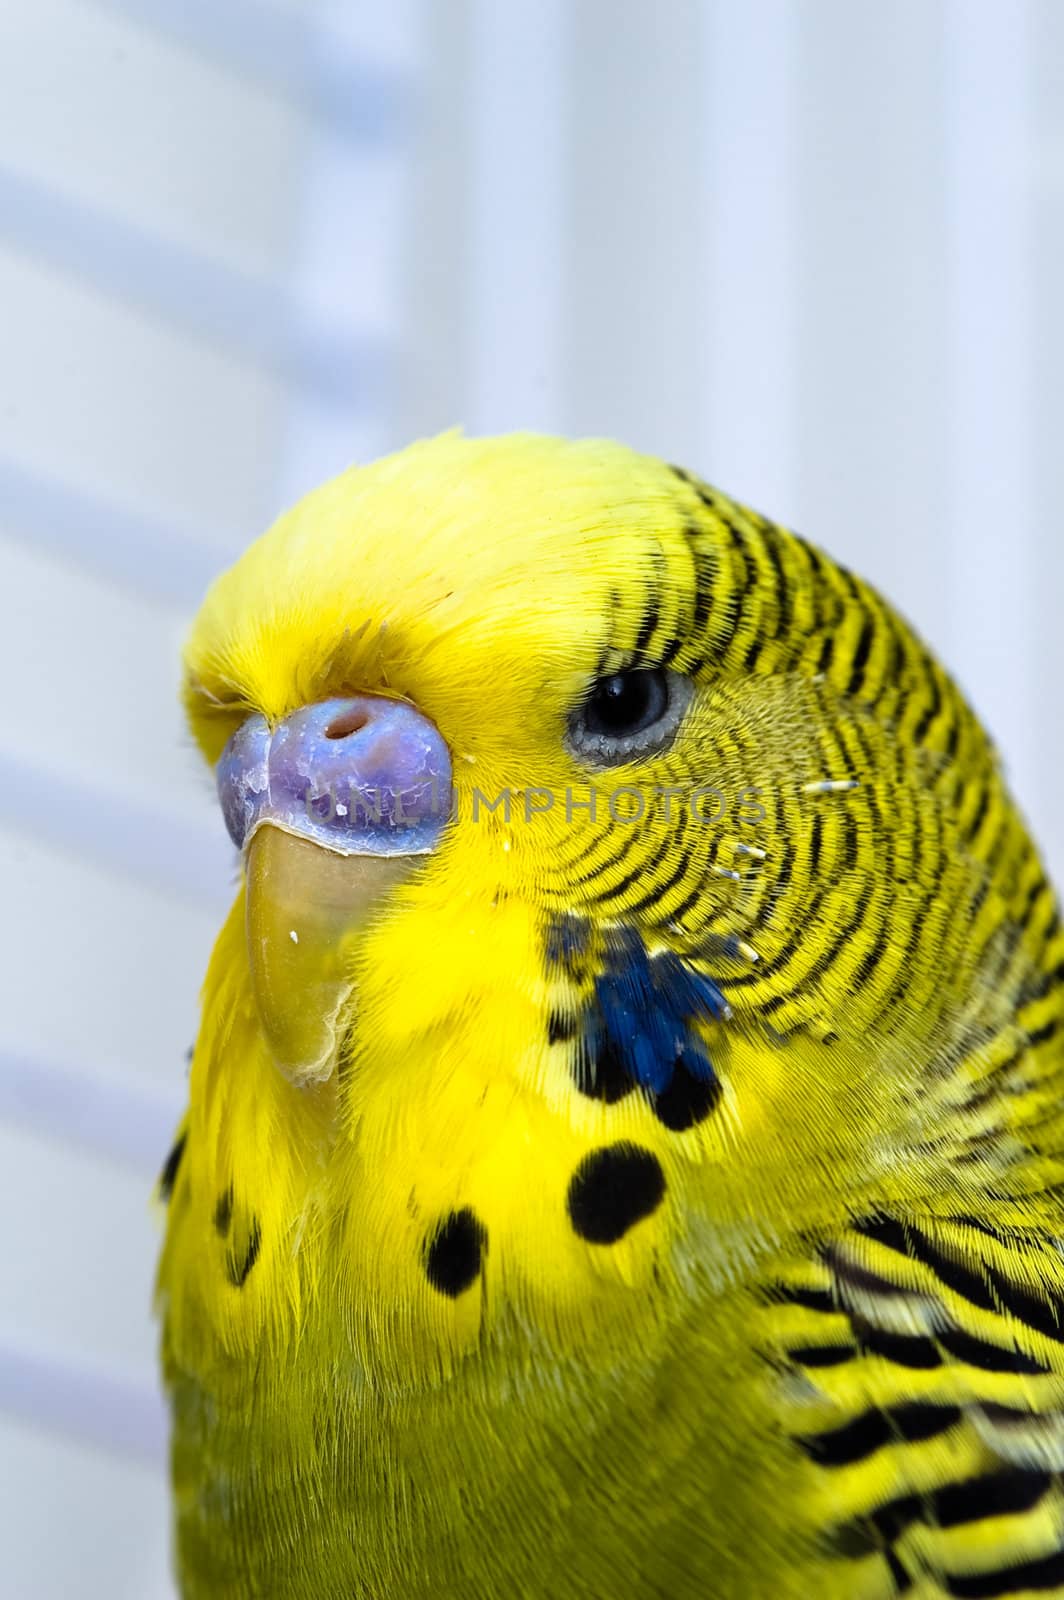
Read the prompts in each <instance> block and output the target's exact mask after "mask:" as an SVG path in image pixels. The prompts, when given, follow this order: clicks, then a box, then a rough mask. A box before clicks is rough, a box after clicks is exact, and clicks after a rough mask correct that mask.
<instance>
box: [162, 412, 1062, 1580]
mask: <svg viewBox="0 0 1064 1600" xmlns="http://www.w3.org/2000/svg"><path fill="white" fill-rule="evenodd" d="M186 700H187V707H188V714H189V717H190V720H191V726H192V729H193V731H194V733H195V736H196V739H197V740H198V742H199V745H200V746H201V748H202V751H203V753H204V755H205V757H206V759H207V761H208V762H209V763H211V765H212V766H213V767H214V768H215V769H216V773H217V782H218V792H219V797H220V800H221V806H222V811H223V813H224V816H225V820H226V823H227V825H228V828H229V832H230V834H231V836H232V838H233V841H234V843H235V845H236V846H237V848H238V849H239V851H240V853H241V859H242V869H243V870H242V878H241V887H240V890H239V893H238V895H237V898H236V903H235V905H234V906H233V909H232V912H231V914H230V916H229V918H228V920H227V922H226V924H225V926H224V927H223V929H222V931H221V934H220V936H219V938H218V942H217V945H216V947H215V950H214V954H213V957H212V959H211V963H210V968H209V971H208V973H207V977H206V983H205V987H204V992H203V1010H202V1023H201V1026H200V1030H199V1036H198V1038H197V1040H196V1046H195V1052H194V1057H193V1062H192V1072H191V1084H190V1098H189V1108H188V1113H187V1116H186V1118H185V1121H184V1123H183V1125H182V1127H181V1129H180V1132H179V1136H178V1139H177V1142H176V1144H175V1146H174V1149H173V1151H172V1152H171V1155H170V1157H169V1159H168V1161H167V1163H166V1167H165V1171H164V1174H163V1180H162V1189H163V1192H164V1194H165V1195H166V1197H167V1199H168V1204H169V1216H168V1230H167V1238H166V1244H165V1249H164V1253H163V1259H162V1265H161V1269H160V1280H159V1300H160V1309H161V1316H162V1324H163V1361H164V1368H165V1377H166V1383H167V1387H168V1391H169V1396H170V1403H171V1408H172V1416H173V1483H174V1499H175V1521H176V1544H177V1567H178V1572H179V1578H180V1586H181V1593H182V1595H183V1596H185V1597H186V1600H250V1597H253V1596H255V1597H258V1596H265V1597H269V1600H440V1597H443V1600H510V1597H514V1600H614V1597H620V1600H651V1597H654V1600H696V1597H697V1600H809V1597H819V1600H842V1597H846V1600H886V1597H889V1596H894V1595H902V1594H906V1595H910V1596H913V1597H916V1600H932V1597H935V1600H937V1597H944V1596H960V1597H965V1596H967V1597H972V1600H976V1597H987V1596H1016V1597H1018V1596H1024V1597H1032V1596H1046V1595H1058V1596H1064V931H1062V927H1061V922H1060V919H1059V916H1058V911H1057V906H1056V903H1055V900H1054V895H1053V891H1052V889H1051V887H1050V885H1049V883H1048V882H1047V880H1046V877H1045V874H1044V871H1043V868H1042V865H1041V863H1040V861H1039V857H1038V854H1037V851H1036V849H1035V846H1034V845H1033V843H1032V841H1031V839H1030V836H1029V835H1028V833H1027V830H1026V828H1025V826H1024V823H1023V820H1022V818H1021V816H1020V814H1019V812H1018V811H1017V809H1016V807H1015V805H1014V803H1013V801H1012V799H1011V798H1010V796H1009V793H1008V791H1007V789H1006V786H1005V783H1004V780H1003V778H1002V773H1001V768H1000V766H999V763H998V759H997V756H996V754H995V751H994V748H993V746H992V745H991V744H990V742H989V740H988V738H987V736H986V734H985V733H984V731H983V729H982V727H981V726H980V724H979V722H978V721H977V720H976V718H975V716H974V715H973V713H972V712H971V710H970V709H969V708H968V706H967V705H966V704H965V701H964V699H963V698H962V696H961V694H960V693H959V691H958V689H957V687H956V686H955V684H954V683H953V682H952V681H951V679H950V678H949V677H948V676H947V674H946V673H945V672H944V671H943V669H942V668H941V667H940V666H939V665H938V663H937V662H936V660H935V659H934V657H933V656H932V655H931V654H930V653H929V651H928V650H927V649H926V647H925V646H924V645H923V644H922V643H921V642H920V640H919V639H917V637H916V636H915V635H914V633H913V632H912V630H911V629H910V628H909V627H908V626H907V625H906V623H905V622H904V621H902V619H901V618H900V617H899V616H898V614H897V613H896V612H895V611H894V610H893V609H892V608H891V607H890V605H888V604H887V602H886V601H885V600H883V599H882V598H881V597H880V596H879V595H878V594H877V593H876V592H875V590H873V589H872V588H870V587H869V586H868V585H867V584H866V583H864V582H862V580H861V579H860V578H858V577H855V576H854V575H853V574H852V573H850V572H848V571H847V570H846V569H845V568H844V567H841V566H839V565H837V564H836V563H835V562H834V561H832V560H830V559H829V558H828V557H827V556H826V555H825V554H823V552H821V551H819V550H818V549H817V548H816V547H815V546H814V545H811V544H808V543H806V542H805V541H804V540H802V539H799V538H796V537H794V536H793V535H792V534H790V533H788V532H786V531H784V530H783V529H782V528H780V527H777V526H776V525H774V524H773V523H771V522H769V521H767V520H766V519H765V518H764V517H762V516H760V515H758V514H757V513H755V512H753V511H750V510H748V509H747V508H745V507H743V506H740V505H737V504H735V503H734V502H732V501H731V500H729V499H727V498H726V497H725V496H724V495H723V494H720V493H718V492H717V491H716V490H714V489H711V488H709V487H707V485H705V484H704V483H702V482H700V481H699V480H698V479H697V478H696V477H694V476H692V475H691V474H690V473H689V472H686V471H683V470H680V469H679V468H676V467H670V466H666V465H664V464H663V463H661V462H659V461H656V460H652V459H649V458H647V457H644V456H641V455H637V454H635V453H634V452H631V451H629V450H627V449H624V448H622V447H620V446H618V445H614V444H610V443H606V442H602V441H585V442H580V443H571V442H564V441H561V440H555V439H548V438H540V437H533V436H528V435H515V436H512V437H506V438H499V439H487V440H474V439H466V438H463V437H461V436H459V435H455V434H448V435H445V436H444V437H441V438H438V439H435V440H432V441H429V442H426V443H421V444H416V445H414V446H412V447H411V448H409V449H407V450H404V451H402V452H400V453H399V454H397V455H395V456H392V457H390V458H388V459H386V460H383V461H380V462H377V463H376V464H374V465H372V466H368V467H364V468H359V469H356V470H352V471H350V472H348V473H345V474H344V475H343V476H341V477H339V478H337V479H336V480H335V481H334V482H331V483H329V484H326V485H325V486H324V487H323V488H321V489H319V490H318V491H317V492H315V493H314V494H311V495H310V496H309V497H308V498H307V499H306V500H304V501H303V502H302V504H300V505H299V506H297V507H296V508H295V510H293V511H292V512H290V513H289V514H288V515H286V516H284V517H283V518H282V519H281V520H280V521H279V522H278V523H277V524H276V526H275V527H273V528H272V529H271V530H270V531H269V532H268V533H267V534H266V535H265V536H264V537H263V538H262V539H261V540H259V542H258V543H256V544H255V545H253V546H252V547H251V549H249V550H248V552H247V553H246V554H245V555H244V556H243V557H242V558H241V559H240V560H239V561H238V562H237V563H236V565H235V566H234V567H233V568H232V570H231V571H229V572H228V573H226V574H225V575H224V576H223V577H221V578H220V579H219V580H218V581H217V582H216V583H215V585H214V587H213V588H212V589H211V591H210V593H209V595H208V597H207V600H206V603H205V605H204V607H203V609H202V611H201V613H200V615H199V617H198V619H197V621H196V623H195V626H194V628H193V630H192V635H191V638H190V640H189V643H188V648H187V653H186Z"/></svg>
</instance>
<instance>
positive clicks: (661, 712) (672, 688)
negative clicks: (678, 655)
mask: <svg viewBox="0 0 1064 1600" xmlns="http://www.w3.org/2000/svg"><path fill="white" fill-rule="evenodd" d="M690 698H691V683H690V679H688V678H685V677H683V676H682V675H681V674H680V673H677V672H666V671H665V669H664V668H663V667H648V668H642V669H635V670H633V671H631V672H612V673H610V675H609V676H608V677H605V678H598V679H596V681H595V682H594V683H593V684H592V685H591V688H590V690H589V692H588V694H587V695H586V696H585V698H584V699H583V700H582V701H581V703H580V705H579V706H578V707H577V708H576V710H575V711H574V713H573V715H572V716H571V717H570V719H569V740H568V742H569V747H570V749H571V750H572V751H573V752H574V754H576V755H578V756H581V757H582V758H583V759H585V760H591V761H593V762H594V763H595V764H596V765H600V766H611V765H613V764H615V763H619V762H622V761H630V760H632V759H634V758H635V757H636V756H641V755H649V754H652V753H653V752H654V751H656V750H660V749H662V747H663V746H664V745H666V744H667V743H668V742H669V740H670V739H671V738H672V736H673V734H674V733H675V732H676V729H677V728H678V726H679V724H680V719H681V717H682V716H683V713H684V710H685V709H686V707H687V704H688V701H689V700H690Z"/></svg>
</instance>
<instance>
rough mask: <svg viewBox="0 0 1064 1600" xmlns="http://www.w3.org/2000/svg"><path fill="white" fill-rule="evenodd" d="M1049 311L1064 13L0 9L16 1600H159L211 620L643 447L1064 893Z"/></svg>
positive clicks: (362, 6)
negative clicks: (195, 667)
mask: <svg viewBox="0 0 1064 1600" xmlns="http://www.w3.org/2000/svg"><path fill="white" fill-rule="evenodd" d="M1062 285H1064V5H1061V4H1059V3H1058V0H892V3H891V4H889V5H884V4H883V3H882V0H536V3H535V4H532V3H530V0H528V3H522V0H506V3H501V0H420V3H419V0H378V3H374V4H370V3H368V0H367V3H363V0H347V3H344V0H287V3H286V0H0V591H2V595H3V600H2V612H0V615H2V626H0V662H2V672H3V676H2V682H3V684H4V693H3V697H2V707H3V711H2V717H0V904H2V906H3V917H2V921H0V973H2V983H0V990H2V1006H0V1229H2V1243H0V1260H2V1263H3V1285H4V1288H3V1295H2V1297H0V1550H2V1551H3V1558H2V1562H0V1567H2V1571H3V1577H2V1578H0V1587H2V1589H3V1592H4V1593H5V1594H10V1595H12V1596H16V1595H17V1596H19V1597H20V1600H22V1597H33V1600H53V1597H63V1600H67V1597H71V1596H87V1597H107V1600H123V1597H131V1600H155V1597H168V1596H171V1595H172V1588H171V1584H170V1579H169V1576H168V1554H167V1542H168V1533H167V1506H166V1492H165V1476H164V1471H165V1469H164V1430H163V1421H162V1411H161V1406H160V1403H159V1399H158V1395H157V1387H156V1380H155V1330H154V1327H153V1324H152V1322H151V1320H150V1315H149V1302H150V1293H151V1278H152V1271H153V1265H154V1256H155V1252H156V1249H157V1230H158V1219H157V1218H156V1217H154V1216H153V1214H152V1211H151V1209H150V1207H149V1203H148V1193H149V1189H150V1185H151V1182H152V1180H153V1179H154V1177H155V1175H156V1173H157V1171H158V1169H159V1166H160V1164H161V1162H162V1159H163V1157H164V1156H165V1154H166V1150H167V1148H168V1145H169V1140H170V1135H171V1131H172V1127H173V1124H174V1123H175V1121H176V1119H177V1116H178V1114H179V1110H180V1107H181V1104H182V1100H183V1095H184V1075H185V1053H186V1050H187V1047H188V1046H189V1044H190V1043H191V1040H192V1037H193V1033H194V1029H195V1018H196V995H197V988H198V984H199V981H200V976H201V974H202V971H203V968H204V965H205V962H206V958H207V953H208V949H209V946H210V943H211V940H212V936H213V932H214V930H215V928H216V926H217V923H218V920H219V918H220V916H221V914H222V912H223V909H224V908H225V906H226V903H227V901H228V899H229V896H230V895H231V893H232V884H233V869H232V861H231V855H230V851H229V848H228V846H227V843H226V841H225V836H224V830H223V828H222V826H221V822H220V819H219V818H218V817H217V816H216V815H215V810H214V804H213V795H212V788H211V783H210V780H209V778H208V776H207V775H206V774H205V773H203V772H201V771H200V770H199V768H198V766H197V764H196V761H195V760H194V758H193V756H192V752H191V750H190V748H189V745H188V742H187V740H186V738H185V735H184V733H183V730H182V727H181V722H180V718H179V715H178V710H177V702H176V690H177V682H178V666H177V663H178V651H179V647H180V641H181V637H182V633H183V630H184V628H185V626H186V624H187V621H188V619H189V617H190V615H191V613H192V611H193V609H194V608H195V606H196V603H197V601H198V599H199V597H200V595H201V594H202V592H203V589H204V587H205V585H206V583H207V582H208V580H209V578H210V577H211V575H212V574H213V573H214V572H216V571H217V570H219V569H220V568H221V567H222V566H223V565H224V564H225V563H226V562H228V561H229V560H230V558H231V557H232V556H233V555H234V554H235V553H236V552H237V551H239V550H240V549H241V548H242V546H243V545H244V544H245V543H246V542H247V541H248V540H250V539H251V538H252V537H253V536H254V535H255V534H256V533H257V532H259V531H260V530H261V529H262V528H264V527H265V526H266V525H267V523H268V522H270V521H271V520H272V518H273V517H274V516H275V515H276V513H277V512H278V511H279V510H281V509H282V508H283V507H284V506H286V505H288V504H289V503H291V501H292V500H293V499H294V498H296V497H297V496H298V495H299V494H301V493H302V492H303V491H304V490H306V489H308V488H310V487H311V486H312V485H313V484H314V483H315V482H316V481H318V480H319V479H321V478H322V477H324V476H326V475H328V474H331V473H333V472H336V471H338V470H339V469H341V468H342V467H344V466H346V465H347V464H349V463H350V462H351V461H354V460H364V459H368V458H370V457H372V456H374V455H376V454H379V453H380V452H381V451H384V450H388V449H392V448H394V447H396V446H398V445H401V444H402V443H404V442H405V441H407V440H408V439H410V438H411V437H413V436H415V435H417V434H421V433H424V432H427V431H432V430H436V429H439V428H442V427H445V426H449V425H451V424H453V423H456V422H462V423H464V425H465V426H466V428H467V429H468V430H469V431H471V432H491V431H498V430H503V429H508V428H514V427H523V426H528V427H535V428H544V429H550V430H556V431H564V432H571V433H605V434H615V435H619V436H620V437H622V438H625V439H627V440H628V441H630V442H631V443H633V444H635V445H638V446H641V447H644V448H646V449H649V450H652V451H658V452H661V453H663V454H665V455H667V456H668V457H669V458H670V459H672V460H676V461H681V462H684V463H686V464H687V465H689V466H691V467H692V468H695V469H697V470H698V471H699V472H701V473H702V474H703V475H704V476H706V477H708V478H709V479H711V480H712V481H715V482H717V483H719V484H720V485H721V486H722V487H725V488H727V489H728V490H729V491H731V492H732V493H735V494H737V495H739V496H741V497H745V498H746V499H748V500H749V501H751V502H753V503H754V504H755V505H757V506H758V507H759V508H760V509H762V510H764V511H766V512H769V513H771V514H772V515H774V516H776V517H777V518H779V519H781V520H783V521H785V522H788V523H790V524H791V525H792V526H794V527H796V528H797V529H799V530H800V531H803V532H806V533H808V534H809V535H810V536H812V537H814V538H815V539H816V540H817V541H818V542H820V543H822V544H824V545H825V546H826V547H827V548H828V549H829V550H831V551H832V552H833V553H834V554H835V555H837V556H839V557H841V558H842V559H843V560H845V561H846V562H847V563H849V564H851V565H853V566H854V567H856V568H857V569H858V570H860V571H861V572H862V573H864V574H865V575H866V576H868V577H871V578H872V579H874V580H875V581H876V582H878V583H879V584H880V586H881V587H882V588H883V589H884V590H885V591H886V592H887V593H888V594H889V595H890V596H891V597H892V598H893V599H894V600H895V601H896V602H898V603H899V604H900V605H901V607H902V608H903V610H905V611H906V612H907V613H908V614H909V616H910V617H911V618H912V619H913V620H914V621H915V622H916V623H917V625H918V626H919V627H920V629H921V630H922V631H923V632H924V633H925V634H926V635H927V636H928V637H929V638H930V639H931V640H932V641H934V643H935V644H936V646H937V647H938V649H939V650H940V652H941V654H942V655H943V656H944V657H945V658H946V660H947V661H948V663H949V664H950V665H951V666H952V667H953V668H954V670H955V671H956V672H957V673H958V675H959V676H960V678H961V680H962V682H963V684H964V685H965V687H966V688H967V690H968V691H969V693H970V694H971V696H972V697H973V699H974V700H975V702H976V704H977V705H978V706H979V708H980V709H981V711H982V712H983V714H984V715H985V717H986V718H987V720H988V721H989V723H990V725H991V727H992V729H993V730H994V732H995V734H996V736H997V739H998V741H999V743H1000V745H1001V747H1002V748H1003V750H1004V752H1005V755H1006V758H1007V762H1008V765H1009V768H1010V770H1011V773H1012V778H1013V783H1014V786H1015V788H1016V790H1017V792H1018V794H1019V796H1020V798H1021V800H1022V802H1023V804H1024V806H1025V807H1026V809H1027V811H1028V813H1029V815H1030V816H1031V818H1032V820H1033V822H1034V824H1035V827H1036V829H1037V831H1038V833H1039V836H1040V838H1041V840H1042V842H1043V845H1044V846H1045V848H1046V850H1047V853H1048V855H1049V857H1050V860H1051V863H1052V864H1053V866H1054V868H1055V871H1056V873H1057V875H1058V878H1059V877H1061V876H1064V801H1062V796H1064V713H1062V711H1061V694H1062V688H1061V686H1062V685H1064V439H1062V434H1064V293H1062V288H1061V286H1062Z"/></svg>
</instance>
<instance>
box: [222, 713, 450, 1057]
mask: <svg viewBox="0 0 1064 1600" xmlns="http://www.w3.org/2000/svg"><path fill="white" fill-rule="evenodd" d="M450 785H451V765H450V753H449V752H448V750H447V746H446V744H445V743H444V741H443V739H442V737H441V735H440V733H439V731H438V730H437V729H436V728H435V726H434V725H433V724H432V723H431V722H429V721H428V719H427V718H426V717H423V716H422V715H421V713H420V712H418V711H417V709H416V708H415V707H414V706H411V705H409V704H408V703H407V702H406V701H400V700H389V699H385V698H383V697H381V696H373V695H365V696H361V697H359V698H357V699H349V700H329V701H323V702H321V703H319V704H317V705H312V706H305V707H303V708H302V709H301V710H299V711H297V712H294V713H293V714H292V716H290V717H289V718H287V719H286V720H285V721H284V722H281V723H279V724H278V725H277V726H276V727H275V728H273V729H272V730H271V729H270V727H269V725H268V724H267V723H266V721H265V719H264V718H262V717H251V718H249V719H248V721H247V722H245V723H244V724H243V726H242V727H241V728H240V729H239V730H238V732H237V733H236V734H234V736H233V738H232V739H231V740H230V741H229V744H228V745H227V746H226V748H225V751H224V752H223V754H222V758H221V760H220V762H219V764H218V791H219V797H220V799H221V802H222V810H223V812H224V814H225V818H226V823H227V825H228V827H229V832H230V835H231V836H232V838H233V839H234V841H235V842H236V843H237V844H238V845H239V846H240V847H241V849H242V851H243V854H244V863H245V875H246V902H245V904H246V919H247V921H246V928H247V944H248V960H249V965H250V970H251V984H252V990H253V993H254V996H255V1003H256V1006H257V1008H258V1013H259V1020H260V1023H261V1026H262V1031H263V1034H264V1036H265V1038H266V1041H267V1043H268V1044H269V1047H270V1050H271V1052H272V1054H273V1057H274V1060H275V1061H276V1063H277V1065H278V1067H279V1068H280V1070H281V1071H282V1072H283V1073H284V1074H285V1076H286V1077H287V1078H289V1079H290V1080H291V1081H292V1082H293V1083H298V1084H310V1083H318V1082H322V1081H324V1080H325V1079H327V1078H328V1077H329V1076H330V1074H331V1073H332V1070H333V1067H334V1066H335V1063H336V1060H337V1056H338V1052H339V1048H340V1044H341V1030H342V1028H343V1026H344V1025H345V1019H346V1014H347V1006H348V1002H349V1001H350V999H351V996H352V990H353V977H352V961H351V956H352V949H353V945H354V942H355V939H356V937H357V935H358V933H359V932H360V931H361V930H363V929H364V928H365V927H366V925H367V923H368V922H369V921H370V920H371V918H372V916H373V915H374V913H375V912H378V911H379V910H380V908H381V907H382V904H383V903H384V902H385V901H386V900H387V898H388V896H389V895H390V894H391V892H392V891H393V890H394V889H395V888H396V886H397V885H399V884H400V883H403V882H404V881H406V879H408V878H409V877H411V876H412V874H413V873H414V872H415V871H416V870H417V869H418V868H419V867H420V866H423V864H424V861H425V857H426V856H428V855H430V854H431V853H432V851H433V850H434V849H435V848H436V845H437V844H438V842H439V838H440V836H441V834H442V832H443V829H444V827H445V826H446V823H447V819H448V816H449V814H450V809H451V788H450Z"/></svg>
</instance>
